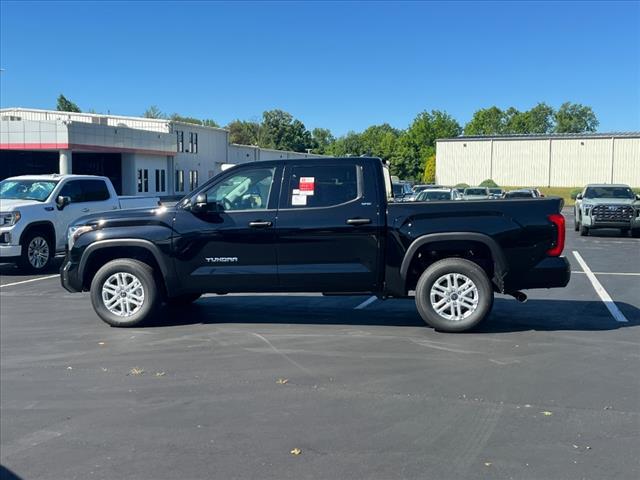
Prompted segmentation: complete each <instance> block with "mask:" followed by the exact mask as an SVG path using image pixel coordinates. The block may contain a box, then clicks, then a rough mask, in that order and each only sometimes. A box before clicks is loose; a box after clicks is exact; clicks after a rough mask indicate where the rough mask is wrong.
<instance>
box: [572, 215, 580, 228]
mask: <svg viewBox="0 0 640 480" xmlns="http://www.w3.org/2000/svg"><path fill="white" fill-rule="evenodd" d="M573 229H574V230H575V231H576V232H579V231H580V222H579V221H578V214H577V213H576V215H575V217H574V218H573Z"/></svg>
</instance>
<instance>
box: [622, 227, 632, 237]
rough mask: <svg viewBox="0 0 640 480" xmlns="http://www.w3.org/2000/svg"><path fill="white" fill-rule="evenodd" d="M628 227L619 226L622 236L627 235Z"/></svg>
mask: <svg viewBox="0 0 640 480" xmlns="http://www.w3.org/2000/svg"><path fill="white" fill-rule="evenodd" d="M629 230H630V229H629V228H621V229H620V236H622V237H628V236H629Z"/></svg>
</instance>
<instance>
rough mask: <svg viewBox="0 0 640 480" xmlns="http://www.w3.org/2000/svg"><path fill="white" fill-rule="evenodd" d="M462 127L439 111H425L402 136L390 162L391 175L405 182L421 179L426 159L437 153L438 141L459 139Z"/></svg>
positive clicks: (449, 116)
mask: <svg viewBox="0 0 640 480" xmlns="http://www.w3.org/2000/svg"><path fill="white" fill-rule="evenodd" d="M461 132H462V128H461V127H460V124H459V123H458V122H457V121H456V120H455V119H454V118H453V117H452V116H451V115H449V114H448V113H446V112H442V111H440V110H432V111H431V112H427V111H424V112H422V113H420V114H418V116H417V117H416V118H415V120H414V121H413V123H412V124H411V125H410V126H409V128H408V129H407V130H406V131H405V132H404V133H403V134H402V135H401V136H400V138H399V139H398V142H397V147H396V148H395V151H394V154H393V156H392V158H391V173H392V174H394V175H397V176H399V177H400V178H405V179H417V178H420V177H421V176H422V173H423V171H424V168H425V162H426V161H427V158H429V157H430V156H431V155H434V154H435V152H436V140H437V139H439V138H454V137H457V136H459V135H460V133H461Z"/></svg>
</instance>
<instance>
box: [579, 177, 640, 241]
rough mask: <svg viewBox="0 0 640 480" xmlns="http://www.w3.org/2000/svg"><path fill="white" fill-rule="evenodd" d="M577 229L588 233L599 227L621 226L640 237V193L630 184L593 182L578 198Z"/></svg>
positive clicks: (624, 231) (621, 228)
mask: <svg viewBox="0 0 640 480" xmlns="http://www.w3.org/2000/svg"><path fill="white" fill-rule="evenodd" d="M573 208H574V214H575V223H574V229H575V230H576V231H579V232H580V235H583V236H586V235H589V232H590V231H591V230H595V229H597V228H619V229H620V231H621V233H622V234H623V235H626V234H627V233H628V232H631V235H632V236H633V237H636V238H637V237H640V195H636V194H634V193H633V190H631V188H629V186H628V185H608V184H590V185H587V186H586V187H585V188H584V190H583V191H582V193H580V194H578V196H577V197H576V203H575V205H574V207H573Z"/></svg>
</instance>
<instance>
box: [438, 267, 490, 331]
mask: <svg viewBox="0 0 640 480" xmlns="http://www.w3.org/2000/svg"><path fill="white" fill-rule="evenodd" d="M478 295H479V294H478V287H476V284H475V283H473V281H472V280H471V279H470V278H469V277H467V276H466V275H462V274H461V273H447V274H446V275H442V276H441V277H440V278H438V279H437V280H436V281H435V283H434V284H433V286H432V287H431V292H430V300H431V306H432V307H433V309H434V310H435V312H436V313H437V314H438V315H440V316H441V317H442V318H445V319H447V320H454V321H459V320H464V319H465V318H467V317H468V316H469V315H471V314H472V313H473V312H475V311H476V309H477V308H478Z"/></svg>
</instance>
